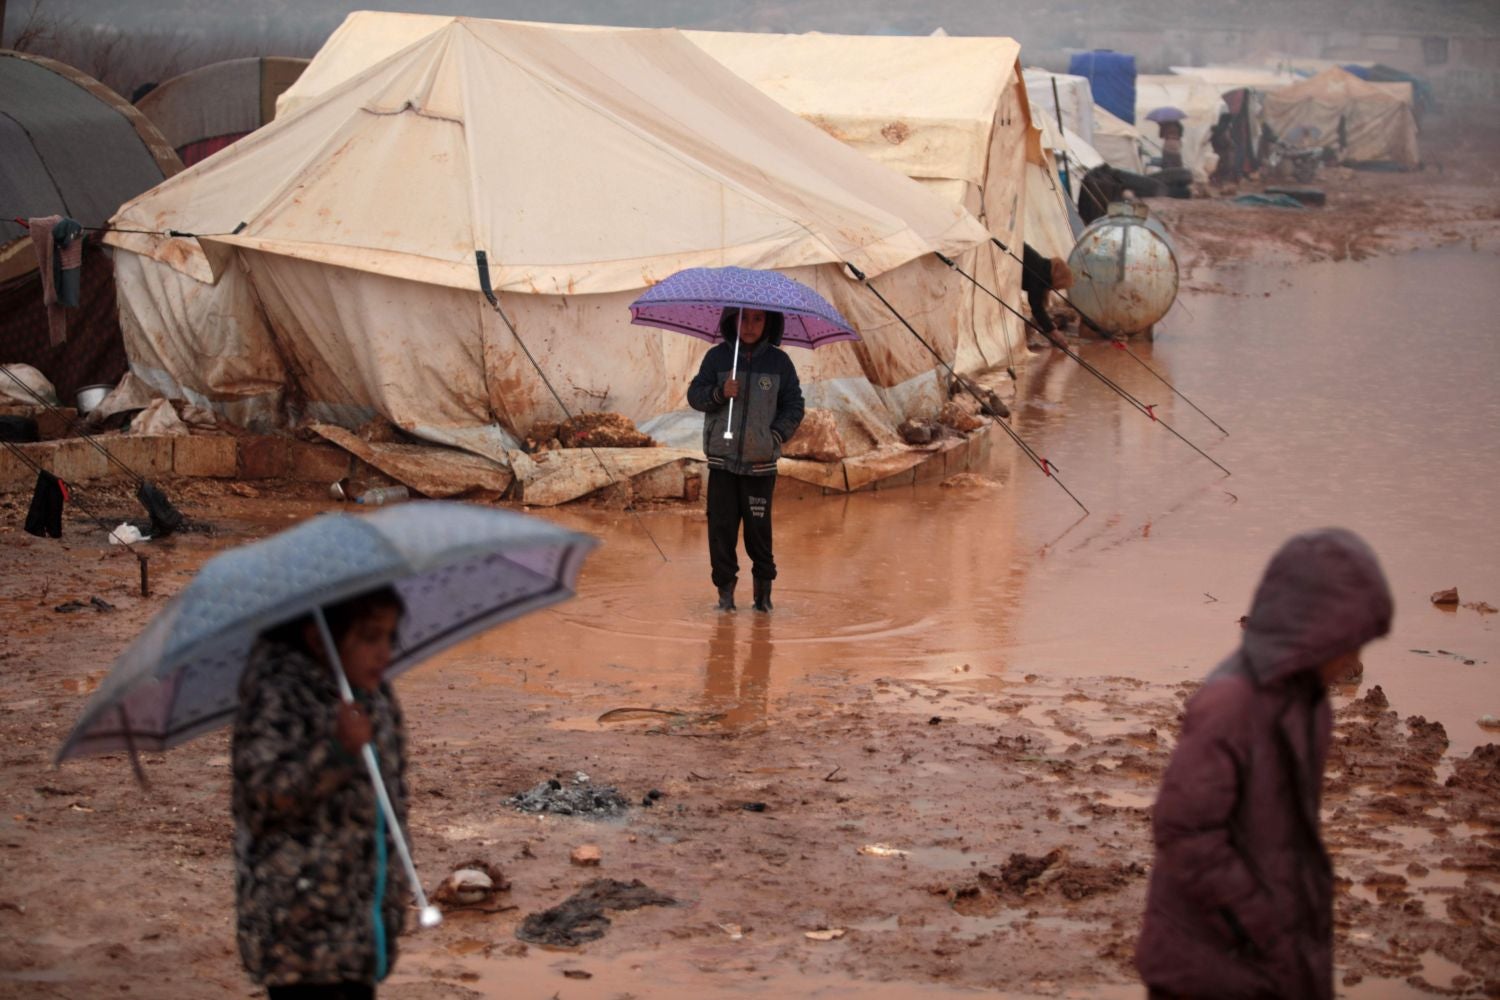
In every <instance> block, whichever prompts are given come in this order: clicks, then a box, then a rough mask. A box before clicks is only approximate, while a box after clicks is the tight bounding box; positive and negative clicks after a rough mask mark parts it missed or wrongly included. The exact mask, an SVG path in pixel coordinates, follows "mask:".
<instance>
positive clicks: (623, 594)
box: [412, 250, 1500, 755]
mask: <svg viewBox="0 0 1500 1000" xmlns="http://www.w3.org/2000/svg"><path fill="white" fill-rule="evenodd" d="M1496 276H1497V269H1496V266H1495V260H1494V257H1493V256H1491V255H1489V254H1479V253H1471V252H1469V251H1468V250H1436V251H1423V252H1417V253H1413V254H1409V255H1406V256H1402V257H1391V258H1383V259H1376V260H1371V261H1366V262H1362V263H1350V262H1342V263H1336V264H1335V263H1328V264H1315V265H1310V266H1302V267H1299V268H1296V269H1291V268H1287V269H1260V270H1249V271H1226V272H1221V273H1216V274H1211V275H1209V276H1208V278H1209V279H1210V280H1208V281H1204V280H1203V279H1204V276H1203V275H1197V276H1196V278H1197V280H1196V282H1195V286H1196V287H1199V288H1203V287H1208V288H1212V289H1213V291H1212V292H1209V293H1205V292H1185V293H1184V294H1183V296H1182V297H1181V299H1180V300H1179V303H1178V305H1177V306H1176V308H1175V309H1174V311H1173V313H1172V316H1171V317H1170V318H1169V320H1168V321H1167V322H1166V323H1164V324H1163V325H1162V327H1161V329H1160V330H1159V333H1158V339H1157V340H1156V341H1155V342H1154V343H1145V342H1139V341H1138V342H1135V343H1133V344H1132V346H1131V351H1132V352H1133V353H1134V354H1135V355H1137V356H1138V357H1139V358H1140V359H1141V360H1143V361H1145V362H1147V363H1149V364H1150V365H1151V366H1152V367H1153V368H1154V369H1156V370H1157V371H1158V372H1160V373H1161V374H1162V375H1164V376H1165V377H1166V378H1168V379H1170V380H1171V381H1172V382H1174V383H1175V384H1176V385H1177V387H1178V388H1179V389H1181V390H1182V391H1183V392H1185V393H1186V394H1187V395H1189V396H1190V397H1192V399H1193V400H1194V402H1196V403H1197V404H1198V405H1199V406H1200V407H1202V408H1203V410H1205V411H1206V412H1207V413H1208V414H1210V415H1211V416H1212V417H1213V418H1214V419H1215V420H1217V421H1218V422H1219V423H1221V424H1223V425H1224V426H1225V427H1226V428H1227V429H1228V430H1229V432H1230V434H1229V436H1227V437H1226V436H1224V435H1222V434H1220V432H1219V431H1218V430H1216V429H1215V428H1214V427H1213V425H1212V424H1210V423H1209V422H1208V421H1207V420H1205V419H1203V418H1202V417H1201V416H1200V415H1199V414H1197V413H1195V412H1194V411H1193V410H1192V409H1191V408H1190V407H1189V406H1188V405H1187V404H1185V403H1183V402H1182V401H1181V400H1179V399H1176V398H1174V397H1173V395H1172V394H1171V392H1170V391H1169V390H1168V389H1167V388H1166V387H1165V386H1164V385H1163V384H1162V383H1161V382H1159V381H1157V380H1156V379H1155V378H1154V377H1153V376H1152V375H1151V374H1150V373H1149V372H1148V371H1147V370H1146V369H1145V368H1144V367H1142V366H1141V365H1139V364H1137V363H1136V362H1135V361H1133V360H1132V359H1131V358H1130V357H1129V356H1127V355H1126V354H1125V353H1124V352H1121V351H1118V350H1116V349H1114V348H1112V347H1109V346H1107V345H1104V344H1101V343H1098V342H1090V341H1074V344H1075V346H1076V347H1077V348H1078V349H1079V350H1080V351H1081V352H1082V353H1083V354H1084V356H1085V357H1087V358H1088V359H1089V360H1090V361H1092V362H1093V363H1094V364H1095V365H1096V366H1097V367H1098V368H1099V369H1100V370H1101V371H1103V372H1104V373H1105V374H1107V375H1108V376H1109V377H1110V378H1112V379H1114V380H1115V381H1116V382H1118V383H1119V384H1121V385H1122V386H1123V387H1125V388H1126V389H1127V390H1128V391H1130V392H1131V393H1133V394H1135V395H1136V396H1137V397H1139V398H1140V399H1141V400H1143V401H1144V402H1146V403H1148V404H1154V405H1155V407H1156V413H1157V414H1158V415H1159V416H1161V417H1162V418H1163V419H1164V420H1166V421H1167V422H1169V423H1171V424H1172V425H1173V426H1174V427H1175V428H1176V429H1177V430H1178V431H1179V432H1180V433H1182V434H1183V435H1185V436H1186V437H1188V438H1189V439H1191V440H1192V441H1193V442H1194V443H1195V444H1197V445H1198V446H1199V447H1201V448H1203V449H1204V450H1205V451H1207V452H1208V453H1209V454H1211V455H1213V457H1214V458H1215V459H1216V460H1217V461H1219V462H1220V463H1222V464H1223V465H1225V466H1227V467H1228V468H1229V469H1230V470H1231V472H1232V473H1233V475H1232V476H1229V477H1225V476H1224V475H1223V474H1222V473H1220V472H1219V470H1218V469H1216V468H1215V467H1214V466H1213V465H1212V464H1210V463H1209V462H1208V461H1206V460H1205V459H1204V458H1202V457H1200V456H1198V455H1196V454H1194V453H1193V451H1192V450H1191V449H1190V448H1188V447H1187V446H1186V445H1185V444H1183V443H1182V442H1180V441H1178V440H1177V439H1176V438H1174V437H1172V436H1171V435H1170V434H1169V433H1168V432H1167V431H1166V430H1165V429H1164V428H1162V427H1160V426H1156V425H1153V424H1152V422H1151V421H1150V420H1149V419H1148V418H1147V417H1145V416H1144V415H1142V414H1141V413H1140V412H1138V411H1137V410H1135V409H1134V408H1132V407H1130V406H1129V405H1128V404H1127V403H1125V402H1124V401H1123V400H1121V399H1120V398H1119V397H1117V396H1116V395H1114V394H1113V393H1112V392H1111V391H1110V390H1109V389H1108V388H1106V387H1105V386H1104V385H1103V384H1101V383H1100V382H1099V381H1098V380H1096V379H1095V378H1094V377H1093V376H1091V375H1089V374H1088V373H1087V372H1085V371H1084V370H1083V369H1082V368H1081V367H1080V366H1079V365H1077V364H1076V363H1074V362H1073V361H1071V360H1068V359H1066V358H1065V357H1063V356H1062V355H1061V353H1060V352H1057V351H1054V350H1051V349H1048V350H1046V351H1044V352H1042V353H1040V354H1038V355H1037V356H1036V357H1035V358H1034V359H1033V361H1032V363H1031V365H1030V366H1029V368H1028V370H1027V371H1026V372H1025V373H1023V375H1022V380H1021V383H1020V386H1019V394H1018V398H1017V400H1016V403H1015V409H1016V419H1015V427H1016V429H1017V430H1018V431H1019V432H1020V434H1021V435H1022V436H1023V437H1025V438H1026V440H1027V441H1028V442H1030V443H1031V444H1032V445H1033V446H1034V447H1035V448H1036V449H1037V450H1038V451H1039V452H1040V453H1041V454H1043V455H1045V456H1046V457H1048V458H1049V459H1050V460H1051V461H1052V462H1053V463H1055V464H1056V465H1057V466H1058V467H1059V469H1060V470H1061V473H1060V474H1061V475H1062V476H1063V478H1064V479H1065V481H1066V482H1067V484H1068V486H1069V487H1070V488H1071V489H1072V490H1073V492H1074V493H1076V494H1077V495H1078V496H1079V497H1080V499H1082V501H1083V502H1084V503H1085V504H1087V505H1088V507H1089V508H1090V510H1091V514H1090V515H1089V516H1088V517H1085V518H1080V517H1079V511H1078V510H1077V508H1076V507H1074V505H1073V504H1072V503H1071V501H1069V500H1068V499H1067V497H1066V496H1065V495H1064V494H1063V493H1062V491H1060V490H1058V489H1057V488H1056V486H1055V484H1053V483H1050V482H1048V481H1047V480H1046V479H1045V478H1043V477H1042V476H1041V474H1040V473H1039V472H1038V471H1037V470H1036V469H1035V468H1034V467H1032V466H1031V465H1029V464H1028V463H1026V462H1024V460H1021V459H1018V457H1017V452H1016V449H1015V448H1014V446H1013V445H1012V444H1011V443H1010V441H1009V440H1008V439H1006V438H1004V437H1003V436H1001V435H999V434H998V433H996V434H994V441H993V446H992V449H991V460H990V464H989V467H988V468H986V469H983V470H980V471H981V472H982V473H983V475H984V477H985V480H982V481H980V482H978V483H977V484H974V483H972V482H971V483H970V484H968V485H963V486H955V487H946V486H938V485H935V484H934V485H926V486H917V487H902V488H899V489H892V490H883V491H877V492H871V493H864V494H859V495H854V496H844V497H823V498H812V499H791V498H788V499H783V500H781V501H780V502H779V503H778V505H777V508H776V549H777V557H778V565H779V568H780V578H779V579H778V580H777V582H776V588H775V601H776V611H775V613H774V614H773V615H771V616H770V617H769V619H768V618H767V617H766V616H761V615H756V614H753V613H751V612H750V611H749V610H748V607H747V606H748V604H749V597H750V595H749V593H748V591H749V580H748V564H746V565H745V566H743V567H742V572H743V573H744V574H745V578H744V579H742V582H741V586H740V594H739V598H740V601H741V604H742V609H741V610H740V611H739V612H738V613H736V614H734V615H720V614H718V613H717V612H715V611H713V610H712V599H713V591H712V587H711V586H710V584H709V580H708V567H707V556H706V552H705V543H704V537H703V536H704V531H705V527H704V521H703V518H702V515H701V512H691V511H689V512H683V511H664V512H663V511H658V512H651V513H646V514H642V515H640V516H639V517H633V516H631V515H629V514H625V513H613V512H610V513H601V512H600V511H597V510H595V511H588V510H581V509H574V510H561V511H551V512H542V513H544V516H547V517H549V518H552V519H555V520H558V521H562V522H564V523H567V524H570V525H572V526H575V527H578V528H580V529H582V530H586V531H591V532H593V533H595V534H597V535H599V536H601V537H602V538H603V539H604V541H605V544H604V546H603V547H602V548H601V550H600V551H599V553H598V554H597V555H596V556H594V557H593V558H592V560H591V561H590V563H589V565H588V567H587V569H586V571H585V573H584V575H583V579H582V583H581V586H580V594H579V596H578V598H577V599H576V600H573V601H571V602H569V603H568V604H566V605H564V606H562V607H560V608H557V609H555V610H552V611H549V612H547V613H544V614H540V615H535V616H532V617H531V618H529V619H527V620H525V621H522V622H519V623H516V624H514V625H512V626H510V627H508V628H506V629H502V630H499V631H498V632H496V633H493V634H492V635H490V636H488V637H485V638H483V639H480V640H477V641H476V642H474V643H471V644H468V645H466V646H464V647H462V648H461V649H460V650H459V651H457V652H455V653H454V654H451V656H450V657H449V666H450V668H456V669H460V670H465V669H466V670H470V671H474V672H477V673H479V674H484V673H486V672H487V671H490V670H491V669H493V665H494V664H495V663H496V662H497V661H498V660H502V659H503V660H507V661H510V664H511V665H512V666H513V665H514V664H515V663H516V662H521V664H522V666H520V667H519V668H517V669H518V670H519V672H520V674H521V680H523V681H524V683H525V685H526V686H527V687H528V688H531V689H535V690H538V691H546V690H555V691H557V692H558V693H566V694H568V695H569V696H570V697H573V696H576V695H578V694H579V693H581V692H584V691H586V690H587V689H588V687H589V686H593V687H594V688H597V693H598V698H597V699H596V698H589V699H587V704H584V703H583V702H580V714H579V715H578V716H577V718H576V720H574V721H573V722H570V723H568V724H570V725H572V724H576V725H577V726H579V727H590V728H592V727H594V726H595V723H594V719H595V717H596V716H597V714H598V709H599V708H600V707H603V706H604V705H606V704H618V705H619V706H620V707H626V706H649V707H656V708H666V709H671V710H682V711H688V712H699V711H719V712H724V713H727V718H726V719H725V722H726V724H729V725H744V724H763V723H764V720H765V719H766V713H767V712H768V711H771V712H772V719H771V721H772V723H773V724H774V706H775V705H776V704H777V702H778V699H782V698H784V697H788V696H791V697H795V695H796V693H797V691H798V689H799V687H800V686H803V685H804V684H805V683H806V682H808V681H812V682H815V683H816V685H817V686H818V687H824V686H826V685H827V684H828V683H829V682H830V681H834V682H835V683H837V682H840V681H841V679H843V678H847V680H848V682H849V683H862V682H866V681H869V680H871V679H873V678H876V677H908V678H918V679H921V678H928V679H932V678H936V677H944V678H947V679H949V680H950V681H951V680H953V679H954V678H955V675H962V677H963V680H964V682H965V683H968V684H970V685H971V686H972V687H974V688H976V689H978V690H992V691H995V692H997V693H998V692H1000V691H1003V690H1004V689H1005V688H1006V687H1007V686H1008V685H1010V684H1014V683H1017V682H1019V681H1020V679H1021V678H1023V677H1024V676H1025V675H1028V674H1033V675H1040V676H1046V677H1089V676H1116V677H1118V676H1124V677H1130V678H1135V679H1139V680H1144V681H1148V682H1167V683H1176V682H1180V681H1183V680H1188V679H1196V678H1198V677H1201V676H1202V675H1204V674H1206V673H1207V672H1208V671H1209V669H1211V668H1212V667H1213V665H1214V664H1215V663H1216V662H1217V661H1218V660H1219V659H1220V658H1221V657H1222V656H1224V655H1225V654H1226V653H1228V652H1229V651H1230V650H1231V649H1232V648H1233V646H1234V644H1235V643H1236V642H1237V641H1238V625H1237V620H1238V618H1239V617H1240V615H1242V614H1244V613H1245V612H1246V611H1247V610H1248V604H1249V600H1250V597H1251V593H1252V590H1253V588H1254V585H1255V583H1256V581H1257V579H1258V577H1259V575H1260V572H1261V570H1262V569H1263V567H1264V565H1265V563H1266V561H1267V559H1268V558H1269V556H1270V555H1271V553H1272V552H1273V551H1274V550H1275V549H1276V547H1277V546H1278V545H1279V544H1280V543H1281V541H1282V540H1283V539H1285V538H1286V537H1287V536H1288V535H1290V534H1293V533H1295V532H1297V531H1300V530H1304V529H1308V528H1314V527H1319V526H1324V525H1342V526H1346V527H1349V528H1352V529H1354V530H1356V531H1358V532H1360V533H1361V534H1363V535H1364V536H1365V537H1366V538H1367V539H1368V540H1369V541H1370V542H1371V544H1372V545H1373V546H1374V548H1375V549H1376V551H1377V552H1378V553H1379V555H1380V557H1381V559H1382V561H1383V563H1384V566H1385V569H1386V572H1387V574H1388V575H1389V576H1390V578H1391V582H1392V587H1393V589H1394V592H1395V595H1396V601H1397V614H1396V619H1395V626H1394V630H1393V632H1392V634H1391V636H1390V637H1389V638H1387V639H1386V640H1384V641H1381V642H1378V643H1375V644H1373V645H1372V646H1370V647H1369V648H1368V649H1367V650H1366V655H1365V658H1364V659H1365V665H1366V671H1365V684H1366V685H1367V686H1368V685H1370V684H1380V685H1381V686H1382V687H1383V688H1384V689H1385V691H1386V692H1387V694H1388V695H1389V697H1390V700H1391V703H1392V705H1393V706H1394V707H1395V708H1396V709H1397V710H1399V711H1400V712H1401V713H1402V714H1403V715H1408V714H1418V715H1423V716H1426V717H1427V718H1429V719H1437V720H1440V721H1441V722H1442V723H1443V724H1444V726H1446V727H1447V730H1448V733H1449V735H1450V737H1451V739H1452V746H1451V748H1450V752H1451V753H1453V754H1455V755H1461V754H1466V753H1468V752H1469V750H1471V749H1472V748H1473V746H1474V745H1475V744H1477V743H1483V742H1486V741H1487V740H1486V734H1485V732H1484V730H1482V729H1481V728H1480V727H1479V726H1478V725H1477V722H1476V720H1477V718H1478V717H1479V716H1480V715H1482V714H1485V713H1493V714H1497V715H1500V645H1497V642H1496V631H1495V627H1496V622H1497V619H1500V616H1497V615H1494V614H1488V613H1482V612H1480V611H1477V610H1474V609H1473V608H1470V607H1459V608H1457V609H1456V610H1445V609H1441V608H1438V607H1435V606H1434V605H1432V604H1431V603H1430V601H1429V595H1431V594H1432V592H1434V591H1436V590H1440V589H1443V588H1446V587H1452V586H1457V587H1458V590H1459V595H1460V599H1461V601H1462V602H1464V603H1477V602H1488V603H1489V604H1490V605H1494V606H1500V531H1497V530H1496V528H1495V522H1494V516H1493V511H1494V509H1495V494H1496V492H1497V487H1500V433H1497V432H1500V398H1497V395H1496V388H1497V386H1500V345H1497V342H1496V340H1495V338H1494V334H1493V330H1492V329H1491V324H1490V323H1489V322H1488V321H1487V311H1488V307H1487V305H1486V303H1487V302H1489V301H1491V300H1492V291H1491V290H1492V287H1493V282H1494V279H1495V278H1496ZM647 529H649V531H650V532H651V534H652V535H653V536H654V537H655V540H656V542H657V543H658V544H660V546H661V548H662V549H663V550H664V551H665V552H666V554H667V560H666V561H663V560H662V559H661V558H660V556H658V555H657V553H656V551H655V549H654V548H653V545H652V542H651V540H650V539H648V537H647V534H646V531H647ZM742 558H743V557H742ZM527 663H530V664H533V665H534V669H531V670H528V668H527V666H526V664H527ZM507 669H509V668H507ZM442 675H443V672H442V671H424V672H420V673H419V674H418V675H417V677H414V678H413V679H412V682H414V683H424V682H425V683H436V682H437V681H436V678H439V677H441V676H442ZM424 679H425V680H424Z"/></svg>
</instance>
